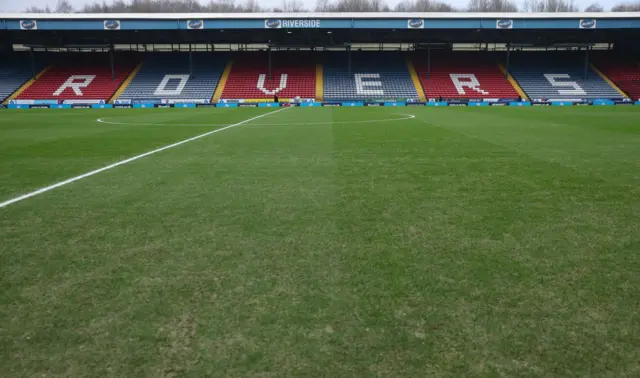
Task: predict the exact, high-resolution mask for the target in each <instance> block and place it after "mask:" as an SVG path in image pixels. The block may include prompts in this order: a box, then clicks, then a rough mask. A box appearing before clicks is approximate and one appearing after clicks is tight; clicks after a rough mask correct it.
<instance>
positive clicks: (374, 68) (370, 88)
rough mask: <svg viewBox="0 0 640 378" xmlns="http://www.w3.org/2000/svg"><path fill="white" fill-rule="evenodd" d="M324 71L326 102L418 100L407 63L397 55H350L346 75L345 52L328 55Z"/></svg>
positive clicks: (359, 53)
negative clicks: (349, 66) (349, 68)
mask: <svg viewBox="0 0 640 378" xmlns="http://www.w3.org/2000/svg"><path fill="white" fill-rule="evenodd" d="M323 71H324V98H325V100H327V101H340V100H384V99H388V100H409V99H411V100H416V99H417V98H418V94H417V92H416V88H415V86H414V85H413V81H412V80H411V75H410V74H409V70H408V68H407V63H406V61H405V59H404V57H403V56H402V55H400V54H395V53H378V52H353V53H351V72H349V70H348V61H347V54H346V53H327V54H326V56H325V61H324V68H323Z"/></svg>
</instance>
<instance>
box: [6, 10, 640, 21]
mask: <svg viewBox="0 0 640 378" xmlns="http://www.w3.org/2000/svg"><path fill="white" fill-rule="evenodd" d="M201 18H202V19H271V18H279V19H345V18H348V19H387V18H388V19H413V18H426V19H461V18H480V19H490V18H501V19H503V18H504V19H585V18H594V19H617V18H640V12H570V13H524V12H514V13H489V12H487V13H484V12H443V13H435V12H346V13H323V12H304V13H274V12H269V13H0V19H18V20H20V19H41V20H61V19H63V20H73V19H76V20H102V19H122V20H134V19H136V20H140V19H149V20H162V19H182V20H191V19H201Z"/></svg>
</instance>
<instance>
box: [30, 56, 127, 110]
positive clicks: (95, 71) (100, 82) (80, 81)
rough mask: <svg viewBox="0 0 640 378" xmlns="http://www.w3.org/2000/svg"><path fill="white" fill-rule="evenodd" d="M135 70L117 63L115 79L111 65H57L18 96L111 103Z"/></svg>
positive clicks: (32, 98)
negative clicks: (109, 101)
mask: <svg viewBox="0 0 640 378" xmlns="http://www.w3.org/2000/svg"><path fill="white" fill-rule="evenodd" d="M134 67H135V65H134V64H130V63H126V64H117V65H116V68H115V80H112V78H111V68H110V66H109V65H108V63H100V64H96V63H88V62H87V63H70V64H69V65H54V66H52V67H51V68H50V69H49V70H48V71H47V72H45V73H44V75H42V76H41V77H40V78H39V79H38V80H36V81H35V82H34V83H33V84H32V85H31V86H29V87H28V88H27V89H26V90H25V91H24V92H22V93H21V94H20V96H18V99H22V100H83V99H84V100H105V101H106V100H108V99H109V98H111V96H113V94H114V93H115V92H116V91H117V90H118V88H119V87H120V85H122V82H123V81H124V80H125V79H126V78H127V76H128V75H129V73H130V72H131V71H132V70H133V68H134Z"/></svg>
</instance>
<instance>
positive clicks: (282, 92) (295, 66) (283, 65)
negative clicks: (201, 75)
mask: <svg viewBox="0 0 640 378" xmlns="http://www.w3.org/2000/svg"><path fill="white" fill-rule="evenodd" d="M272 57H273V60H272V69H271V79H269V68H268V56H267V54H264V53H246V54H241V55H239V56H238V57H236V58H235V59H234V62H233V66H232V68H231V72H230V74H229V78H228V79H227V83H226V85H225V87H224V91H223V92H222V97H221V98H222V99H263V98H265V99H266V98H273V96H274V94H277V95H278V97H279V98H282V99H285V98H295V97H296V96H300V98H315V94H316V66H315V64H314V63H313V62H312V60H311V59H309V57H307V56H304V55H302V54H286V53H273V55H272Z"/></svg>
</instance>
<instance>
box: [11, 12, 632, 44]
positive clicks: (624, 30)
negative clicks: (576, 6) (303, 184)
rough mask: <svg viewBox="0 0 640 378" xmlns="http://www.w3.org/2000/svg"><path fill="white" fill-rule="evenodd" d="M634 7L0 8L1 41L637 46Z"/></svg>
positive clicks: (41, 42)
mask: <svg viewBox="0 0 640 378" xmlns="http://www.w3.org/2000/svg"><path fill="white" fill-rule="evenodd" d="M638 40H640V12H620V13H465V12H450V13H420V12H415V13H414V12H411V13H403V12H386V13H384V12H383V13H373V12H372V13H362V12H359V13H126V14H117V13H108V14H83V13H77V14H76V13H74V14H56V13H50V14H34V13H5V14H2V13H0V44H2V45H5V46H6V45H9V44H26V45H47V46H67V45H102V44H160V43H165V44H166V43H173V44H191V43H196V44H201V43H205V44H219V43H233V44H235V43H237V44H264V43H269V44H273V45H280V46H310V47H311V46H315V47H320V46H337V45H349V44H352V43H421V44H422V43H455V42H459V43H492V42H495V43H527V44H534V45H539V46H550V45H554V44H558V43H576V44H585V43H615V44H617V45H618V46H621V45H625V46H626V47H628V48H633V49H637V48H638V47H637V42H636V41H638Z"/></svg>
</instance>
